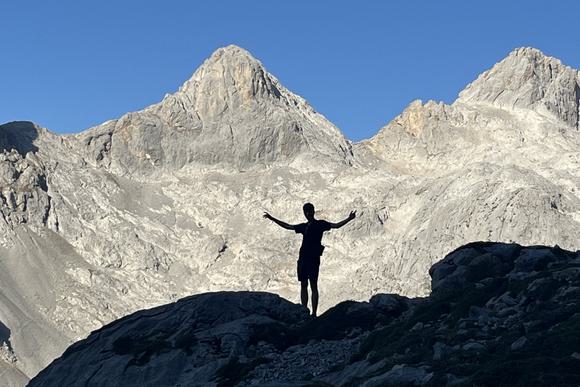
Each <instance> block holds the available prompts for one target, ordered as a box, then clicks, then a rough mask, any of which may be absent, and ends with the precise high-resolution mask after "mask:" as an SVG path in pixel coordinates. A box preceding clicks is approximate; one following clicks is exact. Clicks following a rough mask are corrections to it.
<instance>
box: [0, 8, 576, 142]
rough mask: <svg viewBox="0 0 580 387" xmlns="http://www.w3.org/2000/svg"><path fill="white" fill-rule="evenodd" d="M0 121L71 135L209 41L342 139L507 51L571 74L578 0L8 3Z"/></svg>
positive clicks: (131, 107)
mask: <svg viewBox="0 0 580 387" xmlns="http://www.w3.org/2000/svg"><path fill="white" fill-rule="evenodd" d="M0 18H1V19H0V20H1V21H2V22H1V24H0V49H1V54H0V123H4V122H7V121H13V120H31V121H34V122H36V123H38V124H40V125H42V126H44V127H47V128H49V129H50V130H52V131H55V132H58V133H70V132H78V131H81V130H83V129H86V128H88V127H91V126H94V125H96V124H99V123H101V122H103V121H106V120H108V119H112V118H117V117H120V116H121V115H123V114H124V113H126V112H129V111H135V110H139V109H142V108H144V107H145V106H148V105H150V104H153V103H156V102H158V101H160V100H161V99H162V98H163V96H164V94H165V93H172V92H174V91H176V90H177V89H178V88H179V86H180V85H181V84H182V83H183V82H184V81H185V80H186V79H188V78H189V77H190V76H191V74H192V73H193V72H194V70H195V69H196V68H197V67H198V66H199V65H200V64H201V63H202V61H203V60H204V58H206V57H208V56H209V55H211V53H212V52H213V51H214V50H215V49H217V48H218V47H221V46H225V45H228V44H237V45H239V46H241V47H243V48H245V49H247V50H248V51H250V52H251V53H252V54H253V55H254V56H255V57H257V58H258V59H259V60H261V61H262V63H263V64H264V65H265V66H266V68H267V69H268V71H270V72H271V73H273V74H274V75H275V76H276V77H278V79H279V80H280V81H281V82H282V84H284V85H285V86H286V87H287V88H288V89H290V90H291V91H293V92H295V93H297V94H299V95H301V96H303V97H304V98H306V99H307V100H308V101H309V102H310V103H311V104H312V105H313V107H314V108H315V109H316V110H317V111H319V112H320V113H322V114H324V115H325V116H326V117H327V118H328V119H330V120H331V121H332V122H334V123H335V124H336V125H337V126H338V127H339V128H341V129H342V131H343V132H344V133H345V135H346V136H347V137H348V138H350V139H352V140H359V139H362V138H367V137H370V136H372V135H373V134H375V133H376V132H377V130H378V129H379V128H380V127H382V126H383V125H384V124H386V123H387V122H388V121H390V120H391V119H392V118H394V117H395V116H396V115H397V114H399V113H400V112H401V111H402V110H403V109H404V107H405V106H407V105H408V104H409V102H411V101H412V100H414V99H417V98H419V99H422V100H424V101H426V100H429V99H434V100H440V101H445V102H452V101H453V100H454V99H455V98H456V97H457V93H458V92H459V91H460V90H462V89H463V88H464V87H465V86H466V85H467V84H468V83H469V82H471V81H472V80H473V79H474V78H475V77H476V76H477V75H478V74H479V73H481V72H482V71H484V70H486V69H487V68H489V67H490V66H492V65H493V64H494V63H496V62H497V61H499V60H501V59H502V58H503V57H505V56H506V55H507V54H508V53H509V52H510V51H511V50H512V49H513V48H515V47H520V46H533V47H536V48H539V49H540V50H542V51H543V52H544V53H546V54H548V55H551V56H555V57H557V58H559V59H561V60H562V62H563V63H565V64H567V65H569V66H572V67H574V68H580V32H579V27H578V26H579V25H580V1H574V0H568V1H566V0H564V1H554V2H548V1H545V0H544V1H535V0H534V1H505V0H504V1H495V0H494V1H489V0H488V1H479V2H476V1H465V0H463V1H412V0H410V1H322V0H320V1H301V0H298V1H297V0H293V1H284V2H283V1H265V0H264V1H258V0H254V1H249V0H248V1H211V2H209V1H204V2H202V1H185V0H183V1H171V0H166V1H147V0H140V1H134V0H130V1H129V0H128V1H125V0H123V1H121V0H119V1H109V0H102V1H82V0H75V1H69V0H66V1H9V0H4V1H2V2H1V3H0Z"/></svg>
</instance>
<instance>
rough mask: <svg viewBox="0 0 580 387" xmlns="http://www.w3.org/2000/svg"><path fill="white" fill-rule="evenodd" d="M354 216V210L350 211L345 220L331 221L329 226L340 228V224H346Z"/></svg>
mask: <svg viewBox="0 0 580 387" xmlns="http://www.w3.org/2000/svg"><path fill="white" fill-rule="evenodd" d="M354 218H356V210H355V211H351V212H350V215H348V217H347V218H346V219H345V220H343V221H341V222H338V223H331V224H330V227H331V228H341V227H342V226H344V225H345V224H347V223H348V222H350V221H351V220H353V219H354Z"/></svg>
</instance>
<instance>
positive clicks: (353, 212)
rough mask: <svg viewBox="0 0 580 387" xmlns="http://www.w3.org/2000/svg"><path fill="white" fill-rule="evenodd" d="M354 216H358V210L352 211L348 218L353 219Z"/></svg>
mask: <svg viewBox="0 0 580 387" xmlns="http://www.w3.org/2000/svg"><path fill="white" fill-rule="evenodd" d="M354 218H356V210H354V211H351V212H350V215H349V216H348V220H353V219H354Z"/></svg>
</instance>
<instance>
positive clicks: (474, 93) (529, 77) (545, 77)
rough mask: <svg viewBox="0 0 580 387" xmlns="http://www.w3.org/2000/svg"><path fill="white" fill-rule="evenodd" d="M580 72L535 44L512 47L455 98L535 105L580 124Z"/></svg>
mask: <svg viewBox="0 0 580 387" xmlns="http://www.w3.org/2000/svg"><path fill="white" fill-rule="evenodd" d="M579 99H580V73H579V72H578V70H575V69H573V68H571V67H568V66H566V65H563V64H562V62H561V61H560V60H559V59H556V58H553V57H550V56H547V55H545V54H544V53H542V52H541V51H540V50H538V49H536V48H532V47H521V48H517V49H515V50H513V51H512V52H511V53H510V54H509V55H508V56H507V57H506V58H505V59H503V60H502V61H500V62H499V63H497V64H496V65H494V66H493V67H492V68H491V69H490V70H487V71H485V72H484V73H482V74H481V75H480V76H479V77H478V78H477V79H476V80H475V81H473V82H472V83H470V84H469V85H468V86H467V87H466V88H465V89H464V90H463V91H462V92H461V93H460V94H459V98H458V99H457V101H456V102H458V103H467V104H479V103H487V104H491V105H494V106H496V107H500V108H504V109H515V108H520V109H522V108H523V109H533V110H535V111H537V112H539V113H541V114H546V115H553V116H555V117H556V118H558V119H560V120H561V121H563V122H564V123H566V124H567V125H569V126H572V127H574V128H578V115H579Z"/></svg>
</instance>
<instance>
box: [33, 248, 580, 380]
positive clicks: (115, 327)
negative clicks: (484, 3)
mask: <svg viewBox="0 0 580 387" xmlns="http://www.w3.org/2000/svg"><path fill="white" fill-rule="evenodd" d="M430 274H431V276H432V288H433V292H432V294H431V295H430V296H429V297H428V298H423V299H407V298H404V297H401V296H397V295H387V294H381V295H377V296H375V297H373V298H372V299H371V300H370V302H368V303H366V302H353V301H348V302H343V303H341V304H339V305H337V306H336V307H334V308H332V309H330V310H328V311H327V312H326V313H324V314H323V315H322V316H320V317H319V318H317V319H311V318H309V317H308V314H307V311H306V310H305V309H304V308H302V307H301V306H298V305H295V304H292V303H290V302H288V301H286V300H284V299H282V298H280V297H278V296H275V295H272V294H268V293H254V292H220V293H208V294H201V295H197V296H192V297H189V298H185V299H182V300H180V301H178V302H176V303H174V304H170V305H165V306H161V307H158V308H154V309H150V310H146V311H140V312H137V313H135V314H133V315H130V316H127V317H125V318H122V319H120V320H118V321H116V322H114V323H112V324H109V325H107V326H105V327H103V328H102V329H100V330H98V331H95V332H93V333H92V334H91V335H90V336H89V337H88V338H87V339H85V340H82V341H80V342H78V343H76V344H74V345H72V346H71V347H70V348H69V349H68V350H67V351H66V352H65V353H64V354H63V356H62V357H61V358H60V359H57V360H55V361H54V362H53V363H52V364H51V365H50V366H48V367H47V368H46V369H45V370H43V371H42V372H41V373H40V374H39V375H38V376H37V377H36V378H34V379H33V380H32V381H31V383H30V386H53V385H58V386H68V385H107V386H110V385H123V386H129V385H139V386H142V385H188V386H191V385H216V386H233V385H239V386H245V385H264V386H265V385H288V386H306V385H318V386H325V385H340V386H349V385H350V386H354V385H362V386H367V387H368V386H410V385H429V386H462V385H465V386H467V385H469V386H471V385H480V386H507V385H509V386H530V385H559V386H562V385H564V386H565V385H578V383H580V338H579V336H578V334H577V332H578V328H580V253H579V252H570V251H565V250H562V249H560V248H559V247H558V246H556V247H553V248H551V247H545V246H531V247H523V246H520V245H517V244H502V243H491V242H476V243H471V244H468V245H466V246H463V247H461V248H459V249H457V250H455V251H453V252H452V253H450V254H448V255H447V256H446V257H445V258H444V259H443V260H441V261H440V262H438V263H436V264H435V265H433V267H432V268H431V270H430Z"/></svg>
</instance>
